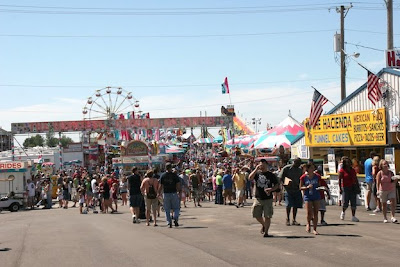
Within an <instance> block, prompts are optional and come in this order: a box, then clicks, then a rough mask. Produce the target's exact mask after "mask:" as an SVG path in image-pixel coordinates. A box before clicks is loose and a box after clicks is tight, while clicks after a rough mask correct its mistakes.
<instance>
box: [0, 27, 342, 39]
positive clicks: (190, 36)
mask: <svg viewBox="0 0 400 267" xmlns="http://www.w3.org/2000/svg"><path fill="white" fill-rule="evenodd" d="M334 31H335V29H330V30H309V31H307V30H304V31H287V32H260V33H232V34H197V35H47V34H0V37H33V38H201V37H235V36H261V35H276V34H303V33H316V32H334Z"/></svg>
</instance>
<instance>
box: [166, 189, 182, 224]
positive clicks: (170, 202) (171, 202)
mask: <svg viewBox="0 0 400 267" xmlns="http://www.w3.org/2000/svg"><path fill="white" fill-rule="evenodd" d="M180 204H181V203H180V200H179V197H178V194H177V193H164V210H165V217H166V218H167V222H168V224H171V223H172V221H171V209H172V210H173V211H174V220H175V221H178V220H179V211H180Z"/></svg>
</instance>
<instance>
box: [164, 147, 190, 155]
mask: <svg viewBox="0 0 400 267" xmlns="http://www.w3.org/2000/svg"><path fill="white" fill-rule="evenodd" d="M165 153H167V154H183V153H185V149H183V148H181V147H179V146H174V145H167V146H165Z"/></svg>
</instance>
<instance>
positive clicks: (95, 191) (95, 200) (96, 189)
mask: <svg viewBox="0 0 400 267" xmlns="http://www.w3.org/2000/svg"><path fill="white" fill-rule="evenodd" d="M98 179H99V178H98V176H97V175H93V179H92V181H91V182H90V183H91V185H92V193H93V213H98V211H97V210H96V205H98V204H99V199H100V196H99V182H98Z"/></svg>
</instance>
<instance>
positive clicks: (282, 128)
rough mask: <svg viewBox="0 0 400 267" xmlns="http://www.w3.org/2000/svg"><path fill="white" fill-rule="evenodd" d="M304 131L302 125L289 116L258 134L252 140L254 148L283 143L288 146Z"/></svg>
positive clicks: (275, 145) (271, 146)
mask: <svg viewBox="0 0 400 267" xmlns="http://www.w3.org/2000/svg"><path fill="white" fill-rule="evenodd" d="M303 133H304V126H303V125H302V124H301V123H300V122H298V121H297V120H295V119H294V118H292V116H291V115H290V114H289V116H288V117H287V118H286V119H284V120H283V121H282V122H281V123H279V124H278V125H277V126H275V127H274V128H272V129H271V130H269V131H267V132H266V133H264V134H262V135H260V136H259V138H258V139H257V141H255V142H254V146H253V148H254V149H264V148H273V147H279V146H280V145H283V146H284V147H285V148H289V147H290V146H291V143H292V141H293V140H295V139H296V138H297V137H298V136H300V135H302V134H303Z"/></svg>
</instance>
